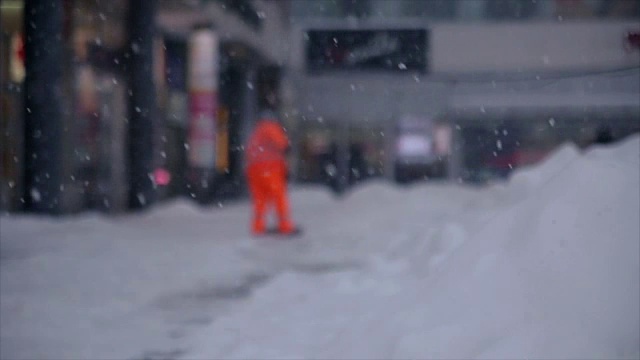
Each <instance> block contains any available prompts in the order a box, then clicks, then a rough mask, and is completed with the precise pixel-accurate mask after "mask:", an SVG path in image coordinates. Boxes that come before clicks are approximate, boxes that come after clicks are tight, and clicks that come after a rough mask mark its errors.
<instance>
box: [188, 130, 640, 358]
mask: <svg viewBox="0 0 640 360" xmlns="http://www.w3.org/2000/svg"><path fill="white" fill-rule="evenodd" d="M639 160H640V138H639V137H638V136H634V137H632V138H630V139H628V140H627V141H625V142H623V143H621V144H617V145H615V146H613V147H609V148H607V147H601V148H595V149H592V150H590V151H588V152H586V153H584V154H580V153H579V152H578V150H577V149H575V148H574V147H572V146H565V147H563V148H561V149H559V150H558V151H557V152H556V153H555V154H554V155H553V156H551V157H550V158H549V159H547V160H546V161H545V162H544V163H543V164H541V165H539V166H536V167H532V168H529V169H526V170H523V171H521V172H520V173H518V174H516V175H515V176H514V177H513V180H512V183H511V184H509V185H507V186H506V188H502V189H500V188H494V189H490V190H488V191H487V190H485V191H482V192H470V191H466V190H465V191H462V193H464V196H463V195H460V189H457V190H455V191H450V188H448V187H425V188H419V189H412V190H410V191H407V192H406V193H400V192H398V193H397V194H395V195H393V196H388V195H389V194H387V193H385V194H383V197H384V201H383V202H380V203H379V204H378V206H374V207H373V208H371V206H370V207H369V208H368V209H365V210H367V211H368V212H365V215H363V217H361V218H362V219H365V218H367V219H370V218H371V217H373V218H375V219H379V220H380V219H383V218H384V216H383V215H381V214H386V216H388V217H389V218H391V219H393V221H397V222H402V227H406V228H408V229H409V230H408V232H409V234H407V233H403V234H397V235H396V236H395V237H402V238H403V240H402V241H398V239H394V235H393V234H392V233H385V234H384V236H379V237H377V238H376V237H375V236H372V237H371V242H373V243H377V244H381V243H382V242H383V241H388V242H389V243H396V246H392V247H388V248H383V247H381V248H380V249H385V250H386V252H381V253H380V254H379V255H378V256H376V257H371V258H370V261H368V262H367V263H366V266H365V268H363V269H362V270H360V271H345V272H337V273H329V274H324V275H305V274H298V273H288V274H285V275H283V276H280V277H278V278H277V279H275V280H274V281H272V282H271V283H269V284H268V285H267V286H265V287H264V288H262V289H261V290H260V291H258V292H256V293H255V294H254V296H253V297H252V298H251V299H249V300H248V301H246V302H244V303H242V304H239V305H238V306H237V307H236V308H235V309H234V311H232V312H231V313H229V314H227V316H225V317H223V318H221V319H219V320H218V321H216V322H214V323H213V324H211V325H210V326H209V327H208V328H207V329H206V330H204V331H202V333H201V334H199V335H198V336H197V337H196V338H194V339H193V342H192V343H193V349H192V351H191V352H190V353H189V355H188V357H189V358H236V359H240V358H303V357H304V358H335V359H338V358H340V359H345V358H438V359H446V358H450V359H453V358H469V359H471V358H492V359H497V358H525V357H527V358H539V359H543V358H547V359H556V358H602V359H611V358H628V359H637V358H639V357H640V313H639V307H638V304H639V303H640V288H639V286H640V285H639V284H640V260H639V257H640V246H639V245H640V229H639V224H638V219H639V218H640V193H639V189H640V176H639V175H640V174H639V168H640V161H639ZM373 189H376V188H375V186H374V187H373ZM434 189H436V190H434ZM378 190H379V189H378ZM438 191H440V192H441V193H440V194H438ZM505 192H506V193H507V194H510V195H512V196H516V195H517V197H515V198H514V197H510V196H507V198H505V199H503V200H505V201H503V202H499V201H495V199H494V198H495V197H496V196H504V194H505ZM522 192H524V193H522ZM427 194H429V195H431V197H430V196H429V195H427ZM453 194H458V195H453ZM365 195H368V196H365ZM455 196H459V197H460V196H461V197H462V198H463V199H464V200H462V201H463V202H464V201H467V202H469V204H470V205H471V204H478V203H480V204H482V203H485V204H490V205H491V206H489V207H488V208H487V207H484V206H470V207H469V208H470V210H469V212H468V213H459V214H451V213H448V214H447V213H446V212H445V214H446V215H447V216H446V217H441V218H438V217H434V216H432V215H433V209H434V208H436V207H444V208H446V207H447V201H446V198H447V197H451V199H450V201H451V202H454V200H455V199H454V197H455ZM487 197H489V198H490V199H488V200H487ZM371 198H375V194H374V192H372V191H369V194H365V193H364V192H362V193H359V194H355V195H354V199H360V200H358V201H355V203H357V204H360V205H359V206H362V204H363V203H365V204H367V205H370V204H373V203H372V202H371V201H372V200H370V199H371ZM507 200H508V201H507ZM455 201H457V200H455ZM370 202H371V203H370ZM350 206H354V207H356V205H354V204H352V205H350ZM359 209H360V210H363V208H362V207H360V208H359ZM452 209H453V208H452ZM340 214H342V215H344V213H340ZM376 214H378V215H377V217H376ZM421 214H422V215H424V214H431V216H427V215H424V217H423V219H425V221H426V219H428V220H430V221H431V222H435V220H437V219H439V220H442V222H441V223H439V224H434V223H430V224H417V223H416V222H417V221H419V219H420V218H421V216H420V215H421ZM409 225H411V226H409ZM370 226H372V227H374V228H375V227H376V223H375V222H372V223H371V225H370ZM378 228H380V227H378ZM409 235H410V236H409ZM381 238H382V239H381Z"/></svg>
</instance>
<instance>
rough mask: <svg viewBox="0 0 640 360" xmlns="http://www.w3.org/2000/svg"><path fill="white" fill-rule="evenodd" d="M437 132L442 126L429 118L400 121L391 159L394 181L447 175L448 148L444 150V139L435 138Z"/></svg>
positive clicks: (406, 118)
mask: <svg viewBox="0 0 640 360" xmlns="http://www.w3.org/2000/svg"><path fill="white" fill-rule="evenodd" d="M438 129H439V126H437V125H436V124H435V122H434V121H433V119H431V118H429V117H418V116H404V117H402V118H400V120H399V121H398V123H397V125H396V134H395V143H394V146H393V157H392V159H393V178H394V180H395V181H397V182H408V181H411V180H419V179H427V178H433V177H443V176H445V173H446V168H445V167H446V159H447V156H446V155H447V152H448V149H443V144H442V142H443V139H444V138H443V137H442V136H438V137H436V133H437V132H438ZM444 140H446V139H444ZM444 147H447V146H446V144H445V146H444Z"/></svg>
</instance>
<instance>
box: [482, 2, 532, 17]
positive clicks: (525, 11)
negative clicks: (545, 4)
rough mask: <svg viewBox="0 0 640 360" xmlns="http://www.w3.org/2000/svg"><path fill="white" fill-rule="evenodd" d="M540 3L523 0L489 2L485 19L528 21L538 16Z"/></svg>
mask: <svg viewBox="0 0 640 360" xmlns="http://www.w3.org/2000/svg"><path fill="white" fill-rule="evenodd" d="M537 6H538V2H537V1H535V0H533V1H522V0H487V2H486V3H485V8H484V11H485V17H486V18H487V19H495V20H514V19H527V18H531V17H533V16H534V15H535V14H536V10H537V9H536V8H537Z"/></svg>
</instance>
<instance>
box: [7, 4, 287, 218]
mask: <svg viewBox="0 0 640 360" xmlns="http://www.w3.org/2000/svg"><path fill="white" fill-rule="evenodd" d="M1 6H2V7H1V10H2V23H1V24H2V42H1V48H2V57H1V58H2V63H1V67H2V93H1V94H2V122H1V124H2V141H1V142H0V144H1V146H0V147H1V149H0V150H1V152H0V155H1V159H2V172H0V189H1V195H2V196H1V199H2V201H1V202H0V203H1V207H2V209H5V210H9V211H33V212H42V213H56V214H65V213H73V212H78V211H83V210H87V209H93V210H98V211H104V212H120V211H126V210H129V209H134V208H145V207H147V206H149V205H150V204H152V203H154V202H156V201H158V200H162V199H164V198H167V197H171V196H176V195H178V196H181V195H184V196H188V197H192V198H194V199H195V200H197V201H199V202H202V203H211V202H214V201H217V200H220V199H224V198H226V197H230V196H231V197H233V196H242V194H243V193H244V191H245V190H244V184H243V179H242V176H241V172H242V166H243V164H242V157H241V155H240V154H241V146H242V143H243V140H244V137H246V134H247V132H248V130H249V129H250V127H251V123H252V121H254V119H255V117H256V116H257V114H258V112H259V111H260V110H261V109H263V108H275V109H278V108H279V107H280V106H281V101H280V88H281V85H280V83H281V78H282V75H281V74H282V73H283V71H282V68H283V65H284V61H285V59H286V56H285V55H284V52H283V51H282V49H281V46H283V44H286V43H287V37H288V30H287V29H288V27H289V23H288V21H287V18H286V16H287V8H288V7H287V6H282V5H281V4H280V3H279V2H274V1H216V0H202V1H165V0H149V1H147V0H145V1H143V2H139V1H129V0H116V1H99V0H58V1H53V2H52V1H41V0H9V1H2V3H1ZM48 8H51V9H53V10H50V11H49V10H47V9H48ZM45 10H47V11H49V12H48V13H47V12H46V11H45ZM43 29H48V31H46V32H45V31H43ZM44 34H49V37H46V36H45V35H44Z"/></svg>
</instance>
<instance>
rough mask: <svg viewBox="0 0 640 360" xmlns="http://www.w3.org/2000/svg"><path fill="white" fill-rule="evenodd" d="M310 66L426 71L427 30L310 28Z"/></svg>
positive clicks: (307, 44) (321, 68)
mask: <svg viewBox="0 0 640 360" xmlns="http://www.w3.org/2000/svg"><path fill="white" fill-rule="evenodd" d="M305 39H306V42H307V43H306V52H307V54H306V59H307V68H308V70H309V71H311V72H317V71H325V70H385V71H419V72H426V71H427V48H428V32H427V30H425V29H411V30H398V29H394V30H310V31H307V33H306V35H305Z"/></svg>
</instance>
